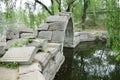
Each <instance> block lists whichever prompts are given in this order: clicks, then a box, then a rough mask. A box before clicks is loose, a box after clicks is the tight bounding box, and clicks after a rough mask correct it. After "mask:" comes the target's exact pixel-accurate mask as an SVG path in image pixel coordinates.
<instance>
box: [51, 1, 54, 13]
mask: <svg viewBox="0 0 120 80" xmlns="http://www.w3.org/2000/svg"><path fill="white" fill-rule="evenodd" d="M51 11H52V15H54V1H53V0H51Z"/></svg>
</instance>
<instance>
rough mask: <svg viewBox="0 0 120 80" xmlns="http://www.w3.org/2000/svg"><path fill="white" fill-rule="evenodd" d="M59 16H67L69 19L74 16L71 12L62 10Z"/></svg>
mask: <svg viewBox="0 0 120 80" xmlns="http://www.w3.org/2000/svg"><path fill="white" fill-rule="evenodd" d="M59 16H67V18H68V19H70V17H71V16H72V13H71V12H60V13H59Z"/></svg>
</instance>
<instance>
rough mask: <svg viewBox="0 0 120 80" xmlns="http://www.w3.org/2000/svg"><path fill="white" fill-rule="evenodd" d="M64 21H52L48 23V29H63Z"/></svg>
mask: <svg viewBox="0 0 120 80" xmlns="http://www.w3.org/2000/svg"><path fill="white" fill-rule="evenodd" d="M65 28H66V27H65V22H54V23H50V24H49V30H51V31H55V30H58V31H65Z"/></svg>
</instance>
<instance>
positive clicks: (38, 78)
mask: <svg viewBox="0 0 120 80" xmlns="http://www.w3.org/2000/svg"><path fill="white" fill-rule="evenodd" d="M19 80H45V78H44V76H43V75H42V74H41V72H39V71H34V72H31V73H28V74H24V75H20V77H19Z"/></svg>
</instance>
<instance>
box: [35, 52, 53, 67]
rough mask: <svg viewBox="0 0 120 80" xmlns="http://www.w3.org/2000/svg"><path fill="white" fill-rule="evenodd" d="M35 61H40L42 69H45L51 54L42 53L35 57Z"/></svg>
mask: <svg viewBox="0 0 120 80" xmlns="http://www.w3.org/2000/svg"><path fill="white" fill-rule="evenodd" d="M34 59H35V60H38V61H39V62H40V64H41V66H42V68H44V67H45V66H46V65H47V63H48V62H49V60H50V59H51V55H50V54H49V53H44V52H40V53H37V54H36V55H35V57H34Z"/></svg>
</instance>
